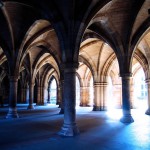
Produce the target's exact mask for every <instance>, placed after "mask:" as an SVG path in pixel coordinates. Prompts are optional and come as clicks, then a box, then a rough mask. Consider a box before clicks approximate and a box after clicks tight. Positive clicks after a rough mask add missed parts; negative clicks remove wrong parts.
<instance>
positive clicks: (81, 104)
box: [80, 103, 89, 107]
mask: <svg viewBox="0 0 150 150" xmlns="http://www.w3.org/2000/svg"><path fill="white" fill-rule="evenodd" d="M80 106H81V107H89V105H88V104H86V103H80Z"/></svg>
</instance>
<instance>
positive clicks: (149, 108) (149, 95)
mask: <svg viewBox="0 0 150 150" xmlns="http://www.w3.org/2000/svg"><path fill="white" fill-rule="evenodd" d="M146 84H147V93H148V109H147V110H146V112H145V114H146V115H150V79H148V80H146Z"/></svg>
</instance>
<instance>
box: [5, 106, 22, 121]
mask: <svg viewBox="0 0 150 150" xmlns="http://www.w3.org/2000/svg"><path fill="white" fill-rule="evenodd" d="M9 118H19V115H18V113H17V109H16V108H9V111H8V114H7V116H6V119H9Z"/></svg>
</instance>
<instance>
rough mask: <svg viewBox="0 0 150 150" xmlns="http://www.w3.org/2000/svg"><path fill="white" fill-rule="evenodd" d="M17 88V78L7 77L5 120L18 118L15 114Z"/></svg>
mask: <svg viewBox="0 0 150 150" xmlns="http://www.w3.org/2000/svg"><path fill="white" fill-rule="evenodd" d="M17 87H18V77H16V76H10V77H9V111H8V114H7V116H6V118H19V116H18V113H17V107H16V105H17Z"/></svg>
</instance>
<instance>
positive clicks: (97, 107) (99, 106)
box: [93, 82, 108, 111]
mask: <svg viewBox="0 0 150 150" xmlns="http://www.w3.org/2000/svg"><path fill="white" fill-rule="evenodd" d="M107 94H108V93H107V83H106V82H96V83H94V107H93V111H104V110H106V109H107V108H106V107H107Z"/></svg>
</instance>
